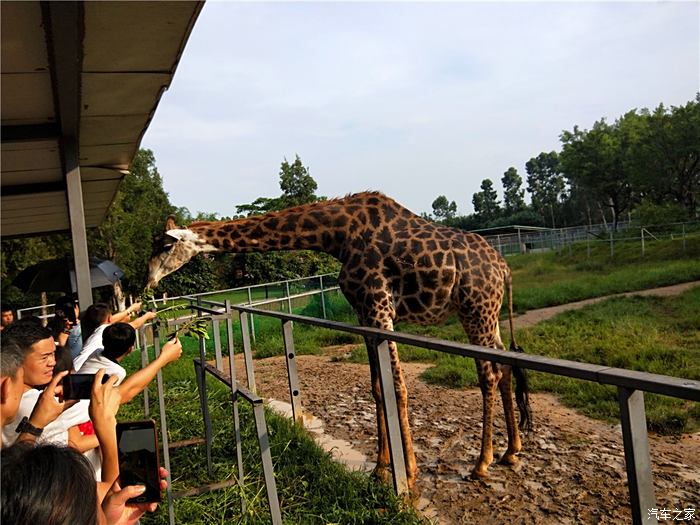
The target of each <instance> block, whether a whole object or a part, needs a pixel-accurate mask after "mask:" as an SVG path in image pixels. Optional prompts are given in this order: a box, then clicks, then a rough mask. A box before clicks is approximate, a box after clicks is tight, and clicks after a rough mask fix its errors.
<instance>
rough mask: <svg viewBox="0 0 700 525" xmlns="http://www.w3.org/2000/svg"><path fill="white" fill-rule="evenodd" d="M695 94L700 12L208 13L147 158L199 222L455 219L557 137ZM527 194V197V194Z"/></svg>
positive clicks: (384, 5) (699, 84) (296, 9)
mask: <svg viewBox="0 0 700 525" xmlns="http://www.w3.org/2000/svg"><path fill="white" fill-rule="evenodd" d="M698 91H700V2H696V1H688V2H670V1H659V2H623V1H617V2H564V1H561V2H495V1H494V2H442V3H437V2H345V3H330V2H323V3H321V2H308V3H302V2H231V1H228V2H224V1H211V0H210V1H208V2H207V3H206V4H205V5H204V7H203V9H202V12H201V14H200V16H199V18H198V20H197V22H196V24H195V26H194V28H193V31H192V34H191V36H190V39H189V41H188V43H187V45H186V47H185V51H184V53H183V55H182V57H181V59H180V63H179V65H178V68H177V71H176V73H175V77H174V79H173V82H172V84H171V86H170V88H169V90H168V91H166V92H165V93H164V95H163V97H162V99H161V102H160V104H159V106H158V109H157V110H156V113H155V117H154V119H153V121H152V122H151V125H150V127H149V129H148V131H147V132H146V135H145V136H144V139H143V141H142V144H141V147H143V148H149V149H152V150H153V152H154V154H155V157H156V164H157V167H158V171H159V172H160V174H161V175H162V177H163V183H164V186H165V190H166V191H167V192H168V193H169V195H170V200H171V202H172V203H173V204H174V205H176V206H185V207H187V208H188V209H189V210H190V211H191V213H193V214H196V213H197V212H199V211H202V212H208V213H211V212H216V213H218V214H219V215H221V216H231V215H233V214H235V206H236V205H239V204H245V203H250V202H252V201H254V200H255V199H257V198H258V197H277V196H279V195H280V194H281V190H280V188H279V171H280V165H281V163H282V162H283V161H284V160H285V158H286V159H287V160H289V161H290V162H291V161H293V160H294V158H295V155H299V157H300V158H301V160H302V162H303V164H304V165H305V166H306V167H308V168H309V172H310V174H311V176H312V177H313V178H314V180H315V181H316V182H317V183H318V190H317V194H318V195H323V196H326V197H329V198H330V197H340V196H343V195H346V194H349V193H355V192H360V191H365V190H378V191H381V192H383V193H385V194H387V195H388V196H390V197H392V198H394V199H395V200H397V201H398V202H400V203H402V204H403V205H404V206H406V207H407V208H409V209H411V210H412V211H414V212H416V213H421V212H431V211H432V206H431V205H432V202H433V201H434V200H435V198H436V197H438V196H439V195H445V196H446V197H447V198H448V199H449V200H450V201H452V200H454V201H455V202H456V203H457V206H458V214H468V213H472V212H473V207H472V204H471V201H472V195H473V194H474V193H475V192H477V191H479V190H480V186H481V182H482V181H483V180H484V179H491V180H492V181H493V183H494V186H495V188H496V189H497V190H498V192H499V198H501V199H502V193H501V182H500V181H501V177H502V176H503V173H504V172H505V171H506V170H507V169H508V168H509V167H511V166H513V167H515V168H516V169H517V170H518V173H519V174H520V175H521V177H522V178H523V189H525V188H526V185H527V184H526V177H527V174H526V172H525V163H526V162H527V161H528V160H529V159H530V158H532V157H535V156H537V155H538V154H539V153H540V152H543V151H552V150H556V151H560V150H561V144H560V142H559V136H560V134H561V132H562V131H563V130H571V129H573V127H574V126H575V125H578V126H579V127H580V128H584V129H589V128H590V127H591V126H592V125H593V123H594V122H595V121H597V120H599V119H601V118H603V117H604V118H606V119H607V120H608V121H609V122H612V121H614V120H615V119H616V118H618V117H620V116H621V115H622V114H624V113H625V112H627V111H629V110H632V109H634V108H638V109H641V108H645V107H646V108H654V107H656V106H658V105H659V104H660V103H663V104H664V105H666V106H678V105H683V104H685V103H687V102H688V101H690V100H693V99H694V98H695V94H696V93H697V92H698ZM526 200H527V196H526Z"/></svg>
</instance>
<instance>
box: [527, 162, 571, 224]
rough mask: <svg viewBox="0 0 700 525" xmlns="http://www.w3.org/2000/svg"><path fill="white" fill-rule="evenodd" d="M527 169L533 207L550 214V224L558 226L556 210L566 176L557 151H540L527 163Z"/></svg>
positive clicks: (528, 188)
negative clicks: (563, 174)
mask: <svg viewBox="0 0 700 525" xmlns="http://www.w3.org/2000/svg"><path fill="white" fill-rule="evenodd" d="M525 171H527V173H528V176H527V191H528V193H530V197H531V199H532V207H533V208H535V210H537V211H538V212H539V213H541V214H542V216H543V217H547V216H549V219H550V221H551V223H550V226H551V227H552V228H556V220H555V211H558V208H559V202H560V199H561V197H562V195H563V193H564V177H563V176H562V175H561V171H560V167H559V155H558V154H557V152H556V151H550V152H549V153H544V152H542V153H540V154H539V155H537V157H533V158H531V159H530V160H528V161H527V163H526V164H525Z"/></svg>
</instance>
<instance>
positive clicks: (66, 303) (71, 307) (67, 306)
mask: <svg viewBox="0 0 700 525" xmlns="http://www.w3.org/2000/svg"><path fill="white" fill-rule="evenodd" d="M77 304H78V301H76V300H75V299H73V298H72V297H71V296H69V295H64V296H63V297H60V298H59V299H58V300H57V301H56V304H55V305H54V307H53V312H54V315H60V314H59V312H61V313H62V314H63V316H64V317H66V318H67V319H68V320H69V321H70V322H71V323H75V322H76V321H77V319H76V318H75V307H76V306H77Z"/></svg>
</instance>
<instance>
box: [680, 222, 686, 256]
mask: <svg viewBox="0 0 700 525" xmlns="http://www.w3.org/2000/svg"><path fill="white" fill-rule="evenodd" d="M681 226H682V228H683V251H685V223H683V224H682V225H681Z"/></svg>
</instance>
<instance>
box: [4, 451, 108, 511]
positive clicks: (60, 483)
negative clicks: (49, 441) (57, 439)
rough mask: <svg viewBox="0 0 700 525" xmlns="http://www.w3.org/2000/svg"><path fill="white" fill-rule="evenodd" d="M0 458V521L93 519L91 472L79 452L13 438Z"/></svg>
mask: <svg viewBox="0 0 700 525" xmlns="http://www.w3.org/2000/svg"><path fill="white" fill-rule="evenodd" d="M1 457H2V461H1V463H2V464H1V466H2V473H1V474H0V476H1V477H2V496H1V499H2V506H1V507H2V510H1V511H0V513H1V514H0V520H2V522H3V523H46V524H51V525H95V524H96V523H97V493H96V490H95V473H94V471H93V470H92V467H91V466H90V463H89V462H88V460H87V459H86V458H85V456H83V455H82V454H81V453H80V452H78V451H77V450H75V449H73V448H71V447H61V446H56V445H38V446H34V445H33V444H32V443H16V444H14V445H12V446H10V447H7V448H4V449H2V456H1Z"/></svg>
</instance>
